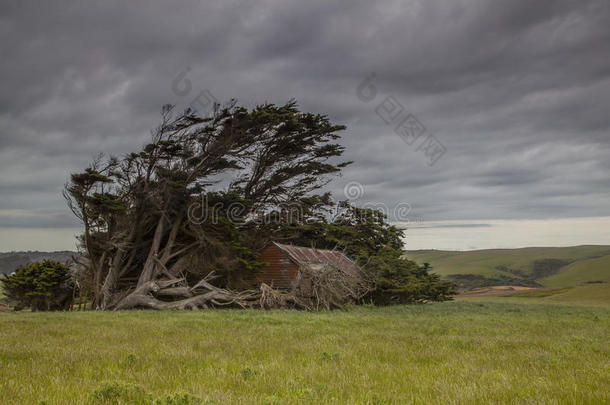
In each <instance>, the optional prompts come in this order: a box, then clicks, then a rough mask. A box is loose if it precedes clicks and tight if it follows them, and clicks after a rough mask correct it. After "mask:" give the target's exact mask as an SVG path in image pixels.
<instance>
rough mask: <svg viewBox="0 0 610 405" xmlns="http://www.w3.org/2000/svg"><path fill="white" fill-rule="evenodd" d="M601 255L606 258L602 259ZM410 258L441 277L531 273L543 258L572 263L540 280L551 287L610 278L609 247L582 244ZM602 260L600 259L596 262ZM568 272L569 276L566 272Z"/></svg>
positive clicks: (421, 253) (431, 253)
mask: <svg viewBox="0 0 610 405" xmlns="http://www.w3.org/2000/svg"><path fill="white" fill-rule="evenodd" d="M602 256H605V257H603V258H602ZM407 257H408V258H409V259H412V260H415V261H416V262H418V263H424V262H428V263H430V264H431V265H432V266H433V268H434V272H436V273H438V274H440V275H441V276H447V275H452V274H476V275H481V276H485V277H498V276H501V275H504V276H509V277H512V276H514V274H512V273H510V272H508V271H503V270H499V269H498V267H501V266H503V267H505V268H508V269H511V270H516V271H519V272H522V273H523V274H531V273H532V271H533V269H534V262H535V261H537V260H543V259H560V260H565V261H569V262H573V263H572V264H570V265H567V266H565V267H563V268H561V269H560V270H559V273H558V274H556V275H554V276H551V277H548V278H545V279H541V280H539V281H540V282H541V283H542V284H544V285H545V286H549V287H568V286H572V285H576V284H578V283H580V282H584V281H590V280H592V279H593V280H595V279H602V280H603V279H610V266H609V264H610V246H603V245H600V246H597V245H583V246H574V247H532V248H522V249H486V250H472V251H464V252H458V251H442V250H413V251H408V252H407ZM596 258H600V259H596ZM564 271H565V272H567V274H566V275H563V273H564Z"/></svg>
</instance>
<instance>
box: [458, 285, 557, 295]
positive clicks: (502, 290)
mask: <svg viewBox="0 0 610 405" xmlns="http://www.w3.org/2000/svg"><path fill="white" fill-rule="evenodd" d="M540 290H545V289H544V288H533V287H522V286H518V285H499V286H492V287H481V288H475V289H473V290H470V291H465V292H463V293H461V294H460V295H459V296H460V297H507V296H509V295H513V294H516V293H522V292H528V291H540Z"/></svg>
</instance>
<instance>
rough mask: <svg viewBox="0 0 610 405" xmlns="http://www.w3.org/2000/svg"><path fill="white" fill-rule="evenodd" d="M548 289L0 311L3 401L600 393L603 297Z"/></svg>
mask: <svg viewBox="0 0 610 405" xmlns="http://www.w3.org/2000/svg"><path fill="white" fill-rule="evenodd" d="M552 297H553V296H551V297H542V298H540V297H538V298H535V297H534V298H520V299H517V298H512V299H513V300H520V301H516V302H517V303H507V302H503V301H502V299H498V300H494V299H490V298H488V299H487V300H481V299H477V300H466V299H460V300H458V301H455V302H447V303H437V304H426V305H416V306H401V307H390V308H369V307H361V308H356V309H352V310H349V311H335V312H323V313H305V312H296V311H269V312H262V311H239V310H213V311H201V312H179V313H178V312H144V311H129V312H117V313H95V312H73V313H0V403H2V404H9V403H10V404H37V403H40V401H46V402H42V403H47V404H90V403H92V404H96V403H102V404H103V403H117V404H118V403H125V404H127V403H134V404H136V403H150V402H151V401H152V399H155V398H156V399H158V400H159V402H158V403H165V404H170V403H171V404H180V403H182V404H188V403H198V402H196V401H194V399H193V398H195V397H196V398H199V399H201V400H202V401H204V402H203V403H218V404H224V403H363V404H364V403H370V404H378V403H383V404H385V403H422V404H424V403H425V404H429V403H450V404H451V403H456V404H457V403H481V404H483V403H511V404H514V403H528V404H530V403H545V404H546V403H600V404H601V403H608V402H610V362H609V359H610V347H609V345H608V338H609V336H610V308H608V307H603V306H602V307H583V306H573V305H558V304H554V305H548V304H539V303H540V302H545V301H543V300H546V299H550V298H552ZM572 300H573V301H574V303H577V301H575V300H576V299H575V298H573V299H572ZM174 395H177V396H174ZM188 395H190V396H192V397H189V396H188ZM168 396H170V399H171V400H170V399H168ZM172 396H174V397H172ZM189 398H190V399H192V401H190V400H189ZM180 401H182V402H180Z"/></svg>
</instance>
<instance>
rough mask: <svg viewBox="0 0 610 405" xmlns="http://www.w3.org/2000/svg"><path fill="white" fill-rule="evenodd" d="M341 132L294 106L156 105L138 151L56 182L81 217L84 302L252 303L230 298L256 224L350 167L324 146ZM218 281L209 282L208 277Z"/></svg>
mask: <svg viewBox="0 0 610 405" xmlns="http://www.w3.org/2000/svg"><path fill="white" fill-rule="evenodd" d="M344 128H345V127H343V126H341V125H334V124H332V123H331V122H330V121H329V119H328V118H327V117H326V116H323V115H317V114H309V113H302V112H300V111H299V110H298V108H297V106H296V104H295V103H294V102H290V103H288V104H286V105H283V106H276V105H273V104H265V105H262V106H259V107H256V108H254V109H252V110H248V109H246V108H244V107H241V106H238V105H237V104H236V103H235V102H233V103H230V104H229V105H228V106H225V107H223V108H220V107H218V108H217V109H216V111H215V113H214V115H213V116H212V117H200V116H198V115H197V114H195V113H194V112H192V111H190V110H187V111H185V112H184V113H182V114H177V115H176V114H174V112H173V108H172V107H171V106H166V107H164V108H163V111H162V120H161V124H160V125H159V126H158V127H157V128H156V129H155V130H154V131H153V134H152V141H151V142H150V143H149V144H148V145H146V146H145V147H144V148H143V149H142V150H141V151H139V152H136V153H131V154H129V155H127V156H125V157H122V158H120V159H119V158H115V157H110V158H107V159H104V158H102V157H100V158H98V159H96V160H95V161H94V162H93V163H92V164H91V165H90V167H88V168H87V169H86V170H85V171H84V172H82V173H75V174H73V175H72V176H71V178H70V181H69V182H68V184H66V188H65V191H64V195H65V197H66V198H67V200H68V202H69V205H70V207H71V209H72V211H73V212H74V213H75V214H76V215H77V216H78V217H79V218H80V219H81V220H82V222H83V224H84V233H83V235H82V237H81V242H82V248H83V251H84V254H85V255H86V257H87V259H88V260H87V262H88V263H89V272H88V274H89V276H90V277H91V278H92V285H93V297H92V299H93V306H94V307H95V308H99V309H121V308H133V307H147V308H157V309H164V308H167V309H172V308H175V309H178V308H194V307H207V306H210V305H221V304H231V303H236V302H237V303H238V304H239V303H243V302H247V301H248V300H253V299H257V297H256V296H254V295H252V294H249V293H244V294H242V295H239V294H237V295H236V294H235V293H232V292H231V291H229V290H227V289H225V287H234V286H236V285H238V284H239V282H240V281H243V280H244V279H247V278H248V277H249V276H251V275H252V272H253V271H255V270H256V269H257V268H258V267H259V266H260V265H261V263H258V262H257V260H256V257H257V254H256V251H257V249H260V248H261V247H262V246H264V245H265V244H266V243H267V241H268V240H270V239H272V238H273V237H274V235H273V230H272V229H269V228H266V227H263V226H261V225H260V224H261V223H262V222H261V221H260V219H261V218H264V217H265V216H267V215H268V214H269V212H278V210H279V211H281V210H280V209H279V208H278V207H281V206H301V205H303V204H304V201H306V199H307V198H309V197H308V196H310V195H311V194H312V193H313V192H314V191H315V190H317V189H319V188H320V187H322V186H323V185H325V184H326V183H327V182H328V180H329V179H328V176H327V175H329V174H333V173H337V172H338V171H339V170H340V169H341V168H342V167H344V166H345V165H347V164H349V162H337V161H336V158H337V157H339V156H341V154H342V153H343V147H341V146H340V145H339V144H337V143H334V142H333V141H335V140H336V139H338V138H339V136H338V135H337V132H339V131H341V130H343V129H344ZM213 273H214V274H215V276H214V277H217V279H216V282H215V286H213V285H211V284H210V283H209V281H210V280H211V279H212V276H211V274H213Z"/></svg>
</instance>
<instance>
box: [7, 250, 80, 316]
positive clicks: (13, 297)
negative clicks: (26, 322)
mask: <svg viewBox="0 0 610 405" xmlns="http://www.w3.org/2000/svg"><path fill="white" fill-rule="evenodd" d="M0 280H1V281H2V283H3V287H4V288H3V289H4V294H6V298H7V300H8V301H9V302H10V303H11V304H13V305H14V306H15V308H16V309H20V308H23V307H30V308H31V310H32V311H57V310H67V309H69V308H70V305H71V304H72V298H73V290H74V285H73V283H72V280H71V278H70V273H69V271H68V267H67V266H66V265H65V264H62V263H59V262H56V261H53V260H45V261H43V262H35V263H30V264H26V265H24V266H21V267H20V268H18V269H17V271H15V273H13V274H11V275H3V277H2V279H0Z"/></svg>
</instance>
